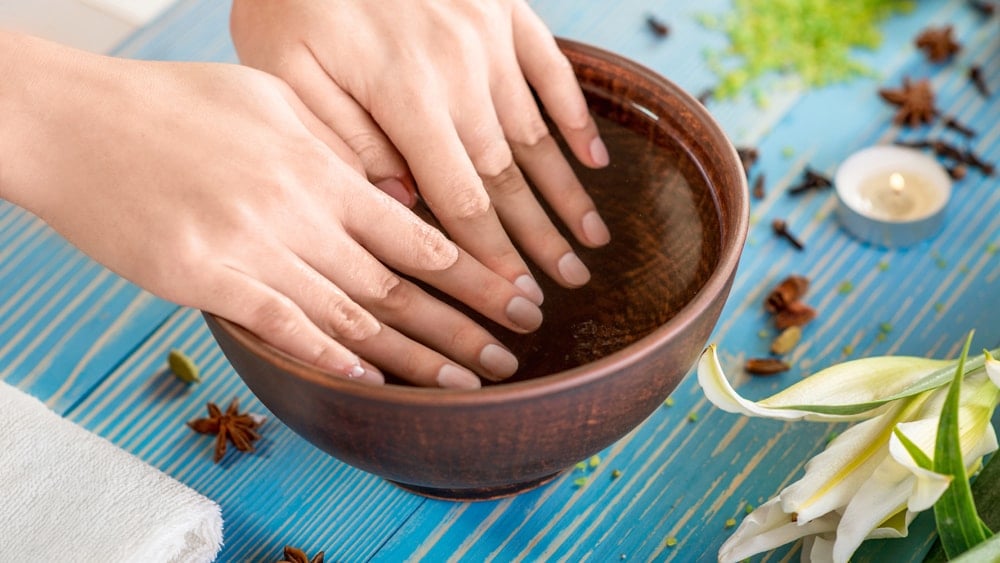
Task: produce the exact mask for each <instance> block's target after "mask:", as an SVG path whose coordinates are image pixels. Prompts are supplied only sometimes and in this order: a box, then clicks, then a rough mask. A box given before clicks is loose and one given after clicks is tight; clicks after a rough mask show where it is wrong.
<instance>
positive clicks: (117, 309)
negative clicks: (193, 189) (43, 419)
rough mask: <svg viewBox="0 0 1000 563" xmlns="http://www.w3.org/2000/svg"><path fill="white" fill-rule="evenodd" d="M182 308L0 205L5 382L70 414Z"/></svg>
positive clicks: (0, 366)
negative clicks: (93, 389) (155, 330)
mask: <svg viewBox="0 0 1000 563" xmlns="http://www.w3.org/2000/svg"><path fill="white" fill-rule="evenodd" d="M176 308H177V307H176V305H172V304H170V303H166V302H164V301H161V300H159V299H156V298H155V297H153V296H152V295H150V294H148V293H146V292H144V291H142V290H140V289H139V288H137V287H136V286H134V285H132V284H130V283H128V282H126V281H124V280H122V279H121V278H119V277H117V276H116V275H115V274H113V273H111V272H109V271H108V270H106V269H104V268H103V267H102V266H100V265H99V264H97V263H95V262H93V261H92V260H90V259H89V258H87V257H86V256H85V255H83V254H82V253H80V252H79V251H77V250H76V249H74V248H73V247H71V246H70V245H69V244H68V243H66V242H65V241H64V240H63V239H62V238H61V237H59V235H57V234H55V233H54V232H53V231H52V230H50V229H49V228H48V227H47V226H45V224H44V223H43V222H42V221H41V220H40V219H38V218H37V217H35V216H33V215H31V214H30V213H28V212H26V211H24V210H22V209H19V208H16V207H14V206H13V205H12V204H10V203H8V202H5V201H0V379H3V380H5V381H7V382H8V383H10V384H12V385H15V386H17V387H19V388H20V389H22V390H25V391H27V392H29V393H31V394H32V395H35V396H36V397H39V398H40V399H42V400H43V401H46V402H48V404H49V406H50V407H52V408H54V409H55V410H57V411H60V412H61V411H64V410H65V409H66V408H68V407H69V406H70V405H72V404H73V403H74V402H76V401H77V400H78V399H79V398H80V397H82V396H83V395H85V394H86V393H87V392H88V391H89V390H90V389H91V388H92V387H93V386H94V385H95V384H96V383H97V382H98V381H100V379H101V378H102V377H104V375H105V374H107V373H108V371H110V370H111V368H113V367H114V366H115V365H117V364H118V363H119V362H121V360H122V358H124V357H125V356H127V355H128V354H129V353H130V352H131V351H132V350H133V349H134V348H135V347H136V346H137V345H138V344H139V343H140V342H141V341H142V340H143V339H144V338H145V337H146V335H148V334H149V333H150V332H152V331H153V329H155V328H156V326H157V325H159V324H160V323H161V322H162V321H163V320H164V319H165V318H166V317H167V315H169V314H170V313H171V312H172V311H174V310H175V309H176Z"/></svg>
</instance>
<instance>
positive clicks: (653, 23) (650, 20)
mask: <svg viewBox="0 0 1000 563" xmlns="http://www.w3.org/2000/svg"><path fill="white" fill-rule="evenodd" d="M646 27H648V28H649V30H650V31H652V32H653V35H655V36H657V37H666V36H668V35H670V26H669V25H667V24H665V23H663V22H662V21H660V19H659V18H657V17H656V16H654V15H649V16H646Z"/></svg>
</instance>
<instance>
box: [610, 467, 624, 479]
mask: <svg viewBox="0 0 1000 563" xmlns="http://www.w3.org/2000/svg"><path fill="white" fill-rule="evenodd" d="M621 476H622V472H621V470H620V469H612V470H611V478H612V479H617V478H619V477H621Z"/></svg>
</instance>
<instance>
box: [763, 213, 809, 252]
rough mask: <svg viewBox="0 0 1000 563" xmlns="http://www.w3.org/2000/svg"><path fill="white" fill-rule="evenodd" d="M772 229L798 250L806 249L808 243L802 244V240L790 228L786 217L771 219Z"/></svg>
mask: <svg viewBox="0 0 1000 563" xmlns="http://www.w3.org/2000/svg"><path fill="white" fill-rule="evenodd" d="M771 230H772V231H774V234H776V235H778V236H779V237H781V238H783V239H785V240H787V241H788V242H790V243H791V244H792V246H794V247H795V248H796V249H797V250H805V248H806V245H804V244H802V241H800V240H799V239H798V238H796V237H795V235H793V234H792V233H791V232H790V231H789V230H788V223H786V222H785V220H784V219H775V220H774V221H771Z"/></svg>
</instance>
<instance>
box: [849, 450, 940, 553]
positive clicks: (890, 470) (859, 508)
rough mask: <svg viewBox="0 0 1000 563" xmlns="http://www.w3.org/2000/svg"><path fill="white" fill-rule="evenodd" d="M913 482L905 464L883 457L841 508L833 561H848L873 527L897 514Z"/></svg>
mask: <svg viewBox="0 0 1000 563" xmlns="http://www.w3.org/2000/svg"><path fill="white" fill-rule="evenodd" d="M913 482H914V477H913V476H912V475H911V474H910V473H909V472H908V471H907V470H906V468H905V467H903V466H902V465H900V464H899V463H897V462H896V460H895V459H893V458H892V457H888V456H887V457H885V458H884V459H883V460H882V463H880V464H879V466H878V467H877V468H876V469H875V472H874V473H872V476H871V478H870V479H868V480H867V481H865V483H864V484H863V485H861V487H860V488H858V489H857V490H856V491H855V494H854V496H853V497H852V498H851V502H850V503H849V504H848V505H847V508H846V509H844V515H843V517H842V518H841V519H840V524H839V525H838V526H837V539H836V541H835V542H834V546H833V560H834V561H837V562H846V561H847V560H849V559H850V558H851V555H852V554H854V552H855V551H856V550H857V549H858V546H860V545H861V542H863V541H864V540H865V539H866V538H867V537H868V536H869V534H871V532H872V530H874V529H876V528H878V527H879V524H881V523H883V522H885V521H887V520H889V519H890V518H891V517H892V516H893V515H895V514H896V513H898V512H899V511H900V509H901V508H902V507H903V506H905V505H906V501H907V499H908V498H909V496H910V493H911V492H912V491H913ZM946 486H947V485H946ZM942 492H943V491H942Z"/></svg>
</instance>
